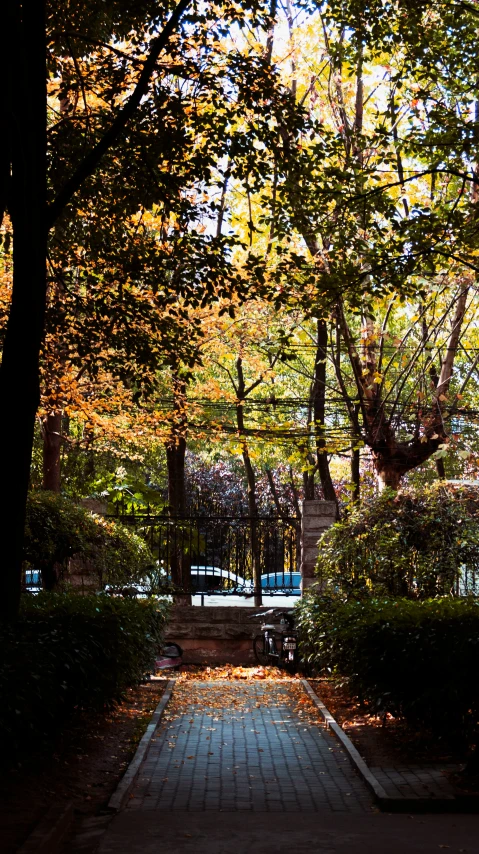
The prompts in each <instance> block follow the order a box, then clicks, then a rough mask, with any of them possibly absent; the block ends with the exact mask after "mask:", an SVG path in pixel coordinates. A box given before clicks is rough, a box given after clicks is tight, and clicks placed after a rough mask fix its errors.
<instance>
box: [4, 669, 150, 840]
mask: <svg viewBox="0 0 479 854" xmlns="http://www.w3.org/2000/svg"><path fill="white" fill-rule="evenodd" d="M166 682H167V678H165V679H163V678H162V679H161V680H155V681H152V682H148V683H145V684H144V685H140V686H139V687H138V688H131V689H130V690H129V691H128V693H127V696H126V698H125V700H124V702H123V703H121V705H119V706H117V707H116V708H115V709H114V710H113V711H109V712H105V713H104V714H87V713H85V712H83V713H82V714H79V715H78V716H77V717H76V718H75V719H74V720H73V721H71V722H70V724H69V725H68V727H67V728H65V729H64V730H63V732H62V735H61V737H59V738H58V740H57V741H56V742H55V743H54V744H52V745H51V749H50V750H49V751H48V752H46V751H42V752H39V753H38V754H35V755H32V756H29V757H28V758H27V759H25V760H23V762H22V764H21V765H18V766H17V767H16V768H10V769H8V770H3V771H0V837H1V839H2V854H14V852H15V851H16V850H17V848H18V847H19V846H20V845H21V844H22V843H23V842H24V840H25V839H26V838H27V837H28V835H29V834H30V833H31V831H32V830H33V828H34V827H35V826H36V824H37V823H38V822H39V821H40V819H41V818H42V816H43V815H44V814H45V813H46V811H47V810H48V809H49V808H50V807H51V806H52V804H56V805H59V804H62V803H65V804H66V803H67V802H68V801H72V802H73V806H74V810H75V814H76V816H77V817H78V818H82V817H85V816H88V815H98V814H101V812H102V810H104V809H105V808H106V805H107V804H108V801H109V799H110V796H111V795H112V793H113V792H114V790H115V789H116V786H117V783H118V780H119V779H120V778H121V777H122V775H123V772H124V771H125V768H126V767H127V765H128V763H129V762H130V760H131V758H132V756H133V754H134V752H135V749H136V747H137V744H138V742H139V740H140V738H141V736H142V735H143V733H144V731H145V729H146V727H147V725H148V723H149V721H150V718H151V716H152V714H153V712H154V710H155V708H156V706H157V705H158V702H159V700H160V698H161V696H162V694H163V691H164V689H165V686H166Z"/></svg>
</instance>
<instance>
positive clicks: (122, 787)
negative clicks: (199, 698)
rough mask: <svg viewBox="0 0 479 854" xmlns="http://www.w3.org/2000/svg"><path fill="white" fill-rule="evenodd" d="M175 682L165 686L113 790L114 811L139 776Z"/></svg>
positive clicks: (120, 805)
mask: <svg viewBox="0 0 479 854" xmlns="http://www.w3.org/2000/svg"><path fill="white" fill-rule="evenodd" d="M175 684H176V679H168V682H167V683H166V688H165V691H164V694H163V696H162V698H161V700H160V702H159V703H158V705H157V707H156V709H155V711H154V712H153V715H152V717H151V720H150V723H149V724H148V726H147V728H146V730H145V732H144V733H143V736H142V738H141V741H140V743H139V745H138V747H137V748H136V752H135V755H134V757H133V759H132V760H131V762H130V764H129V765H128V768H127V769H126V771H125V773H124V774H123V777H122V778H121V780H120V782H119V783H118V786H117V787H116V789H115V791H114V792H113V794H112V796H111V798H110V800H109V801H108V809H109V810H112V812H116V813H117V812H119V811H120V810H121V808H122V806H123V804H124V802H125V799H126V797H127V795H128V793H129V791H130V789H131V787H132V786H133V784H134V782H135V780H136V778H137V776H138V772H139V770H140V766H141V763H142V762H143V760H144V758H145V756H146V753H147V751H148V748H149V746H150V742H151V739H152V738H153V735H154V733H155V730H156V728H157V726H158V724H159V723H160V720H161V718H162V716H163V712H164V711H165V708H166V706H167V704H168V702H169V700H170V699H171V695H172V693H173V691H174V688H175Z"/></svg>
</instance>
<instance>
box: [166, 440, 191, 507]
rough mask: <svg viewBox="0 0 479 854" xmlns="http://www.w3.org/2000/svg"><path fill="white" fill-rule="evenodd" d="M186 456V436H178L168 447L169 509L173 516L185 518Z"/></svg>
mask: <svg viewBox="0 0 479 854" xmlns="http://www.w3.org/2000/svg"><path fill="white" fill-rule="evenodd" d="M185 454H186V439H185V437H184V436H177V437H176V438H175V440H173V441H172V442H171V444H169V445H167V448H166V463H167V468H168V507H169V509H170V513H171V515H172V516H183V515H184V514H185V511H186V487H185Z"/></svg>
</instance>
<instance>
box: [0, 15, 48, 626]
mask: <svg viewBox="0 0 479 854" xmlns="http://www.w3.org/2000/svg"><path fill="white" fill-rule="evenodd" d="M9 16H11V19H12V27H11V31H10V32H9V33H8V38H7V39H6V41H9V42H11V43H12V44H13V45H14V50H13V51H12V55H11V62H10V64H11V66H14V73H12V74H11V76H10V77H9V79H7V81H6V85H10V86H11V91H10V92H9V103H10V109H11V114H10V116H9V117H8V118H9V123H10V128H11V135H12V154H11V181H10V184H11V197H10V199H9V212H10V216H11V220H12V228H13V270H14V272H13V291H12V303H11V309H10V314H9V318H8V324H7V329H6V334H5V341H4V346H3V355H2V364H1V367H0V405H1V408H2V418H1V419H0V447H1V448H2V453H3V460H2V486H3V488H2V500H1V503H0V542H1V543H2V577H3V581H2V594H3V595H2V597H1V601H0V615H1V616H2V617H4V618H7V619H8V618H13V617H14V616H15V614H16V612H17V610H18V605H19V601H20V586H21V569H22V549H23V529H24V524H25V507H26V500H27V492H28V483H29V477H30V462H31V455H32V447H33V435H34V429H35V417H36V411H37V407H38V403H39V397H40V392H39V355H40V347H41V342H42V336H43V328H44V315H45V303H46V260H45V259H46V252H47V231H46V228H45V218H46V39H45V5H44V2H42V0H24V2H22V3H20V0H7V17H9ZM3 85H5V81H3Z"/></svg>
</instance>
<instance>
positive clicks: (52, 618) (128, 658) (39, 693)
mask: <svg viewBox="0 0 479 854" xmlns="http://www.w3.org/2000/svg"><path fill="white" fill-rule="evenodd" d="M167 614H168V605H167V604H166V603H164V602H152V601H139V602H138V601H130V600H124V599H121V598H112V597H108V596H106V595H98V596H94V595H92V596H75V595H71V594H52V593H49V594H47V593H42V594H40V595H38V596H31V597H24V601H23V602H22V605H21V610H20V614H19V617H18V619H17V621H16V622H15V623H12V624H0V697H1V698H2V701H1V703H0V749H1V750H2V752H3V753H8V754H9V755H11V754H12V753H15V752H16V751H19V750H20V751H24V750H25V749H28V747H29V745H36V744H38V742H39V741H41V740H42V739H45V738H48V737H50V736H51V735H52V734H54V733H55V732H56V731H57V730H58V729H59V728H61V726H62V724H63V723H64V721H65V720H66V719H67V718H68V717H69V716H70V715H71V713H72V712H73V710H74V709H77V708H82V707H85V708H90V709H97V710H98V709H103V708H105V707H108V706H111V705H112V704H113V703H114V702H115V701H117V700H119V699H120V698H121V697H122V696H123V694H124V692H125V689H126V688H128V687H129V686H132V685H135V684H139V683H140V682H141V681H142V679H144V677H145V676H146V675H147V674H148V673H150V672H151V668H152V664H153V661H154V658H155V655H156V652H157V648H158V644H159V643H160V642H161V639H162V634H163V629H164V625H165V622H166V619H167Z"/></svg>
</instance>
